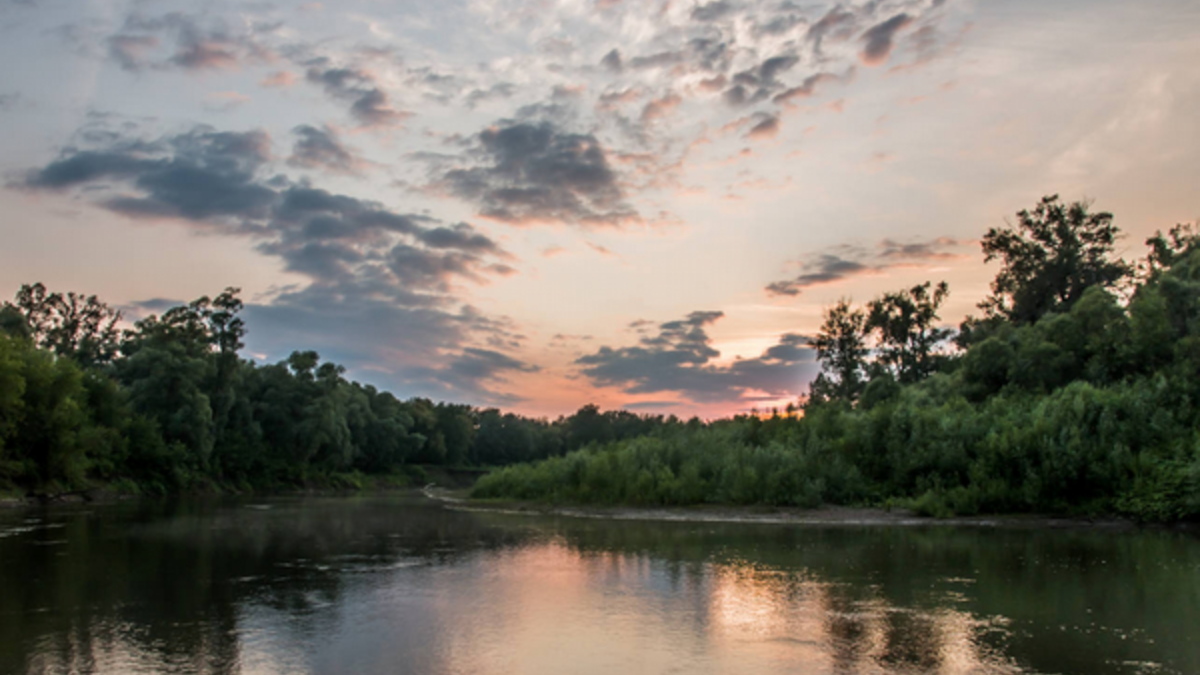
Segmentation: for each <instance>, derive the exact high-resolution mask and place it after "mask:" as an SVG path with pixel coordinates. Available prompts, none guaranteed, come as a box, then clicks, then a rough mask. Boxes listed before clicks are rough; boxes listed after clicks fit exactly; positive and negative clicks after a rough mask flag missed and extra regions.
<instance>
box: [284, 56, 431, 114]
mask: <svg viewBox="0 0 1200 675" xmlns="http://www.w3.org/2000/svg"><path fill="white" fill-rule="evenodd" d="M305 79H307V80H308V81H309V82H310V83H312V84H316V85H319V86H320V87H321V88H322V89H324V90H325V93H326V94H327V95H328V96H330V97H331V98H335V99H338V100H342V101H349V102H350V115H351V117H353V118H354V119H355V120H357V121H358V122H359V123H360V124H361V125H362V126H364V127H391V126H396V125H399V124H400V123H402V122H403V121H404V120H406V119H408V118H409V117H412V113H410V112H407V111H404V110H398V109H396V108H395V107H393V106H392V103H391V100H390V99H389V97H388V95H387V93H385V92H384V91H383V89H381V88H380V87H379V85H378V84H377V83H376V82H375V78H374V77H373V76H372V75H371V74H370V73H368V72H367V71H365V70H362V69H359V68H342V67H333V66H331V65H330V61H329V59H327V58H325V57H319V58H317V59H314V60H313V61H312V62H310V64H309V67H308V70H307V71H306V72H305Z"/></svg>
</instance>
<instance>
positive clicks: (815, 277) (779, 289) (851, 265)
mask: <svg viewBox="0 0 1200 675" xmlns="http://www.w3.org/2000/svg"><path fill="white" fill-rule="evenodd" d="M804 269H811V270H812V271H811V272H804V273H803V274H800V275H799V276H796V277H794V278H792V279H787V280H786V281H776V282H774V283H772V284H770V285H769V286H767V292H768V293H770V294H772V295H800V293H801V291H803V290H804V289H806V288H808V287H810V286H817V285H820V284H829V283H833V282H836V281H842V280H843V279H846V278H849V277H853V276H857V275H860V274H864V273H869V272H874V271H876V268H875V267H872V266H870V265H866V264H864V263H862V262H859V261H857V260H847V259H845V258H841V257H838V256H836V255H831V254H822V255H819V256H817V258H816V259H815V260H814V261H812V262H810V263H808V264H806V265H804Z"/></svg>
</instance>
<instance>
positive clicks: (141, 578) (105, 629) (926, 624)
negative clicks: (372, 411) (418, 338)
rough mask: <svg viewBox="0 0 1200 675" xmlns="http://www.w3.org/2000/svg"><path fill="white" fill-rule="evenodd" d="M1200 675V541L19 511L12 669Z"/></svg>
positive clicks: (278, 505) (370, 510)
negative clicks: (1178, 674) (1117, 674)
mask: <svg viewBox="0 0 1200 675" xmlns="http://www.w3.org/2000/svg"><path fill="white" fill-rule="evenodd" d="M74 672H78V673H122V674H123V673H288V674H291V673H353V674H356V675H357V674H364V675H370V674H373V673H388V674H391V673H430V674H443V673H447V674H448V673H462V674H471V675H476V674H478V675H491V674H500V673H504V674H512V675H542V674H546V675H559V674H563V673H579V674H591V673H597V674H600V673H603V674H606V675H607V674H610V673H611V674H619V675H625V674H638V673H685V674H693V673H699V674H703V673H731V674H732V673H737V674H739V675H741V674H747V673H805V674H815V675H819V674H822V673H829V674H834V673H845V674H857V673H880V674H883V673H889V674H890V673H896V674H900V673H904V674H908V673H947V674H948V673H964V674H965V673H972V674H984V673H1064V674H1068V673H1079V674H1081V675H1102V674H1104V673H1186V674H1195V673H1200V538H1197V537H1196V536H1195V535H1191V534H1186V533H1179V532H1170V531H1112V530H1100V529H1085V528H1079V529H1046V528H1023V529H1022V528H1002V529H1001V528H974V527H953V526H939V525H937V524H930V525H929V526H919V527H904V526H885V527H863V526H841V527H829V526H825V527H817V526H798V525H790V526H784V525H764V524H755V525H750V524H713V523H662V522H641V521H610V520H601V519H574V518H566V517H547V516H522V515H504V514H494V513H465V512H460V511H454V510H449V509H447V508H445V507H444V506H443V505H441V504H438V503H435V502H431V501H427V500H425V499H424V498H422V497H420V496H417V495H398V494H397V495H385V496H370V497H354V498H319V499H317V498H314V499H274V500H257V501H244V500H241V501H237V500H233V501H213V502H203V503H201V502H180V503H174V504H159V503H138V504H118V505H104V506H87V507H84V506H78V507H60V508H55V509H48V510H12V509H10V510H6V511H3V512H0V673H5V674H7V673H74Z"/></svg>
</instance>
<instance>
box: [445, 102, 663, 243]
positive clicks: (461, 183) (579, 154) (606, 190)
mask: <svg viewBox="0 0 1200 675" xmlns="http://www.w3.org/2000/svg"><path fill="white" fill-rule="evenodd" d="M465 159H467V160H469V161H473V162H474V163H475V166H471V167H469V168H456V169H452V170H450V171H447V172H446V173H444V174H443V175H441V176H440V178H439V180H438V182H439V183H440V184H441V185H442V186H444V187H445V188H446V189H448V190H449V191H450V192H451V193H452V194H454V195H455V196H458V197H461V198H464V199H468V200H470V201H473V202H475V203H477V204H478V206H479V213H480V215H481V216H484V217H487V218H491V219H493V220H499V221H503V222H507V223H515V224H524V223H535V222H539V223H569V224H575V225H585V226H588V225H592V226H594V225H609V226H619V225H623V224H625V223H629V222H636V221H639V220H640V217H639V216H638V214H637V212H636V211H635V210H634V209H633V208H632V207H631V206H629V205H628V204H627V203H626V202H625V194H624V192H623V190H622V188H621V185H620V182H619V181H618V178H617V174H616V172H614V171H613V169H612V168H611V167H610V166H609V163H608V155H607V153H606V152H605V150H604V148H603V147H602V146H601V144H600V142H599V140H597V139H596V137H595V136H592V135H591V134H577V133H570V132H566V131H563V130H562V129H560V128H559V127H557V126H556V125H555V124H553V123H551V122H540V123H529V122H512V121H509V122H504V123H502V124H500V125H497V126H493V127H489V128H488V129H485V130H484V131H483V132H481V133H479V134H478V136H477V137H476V138H475V139H474V147H473V149H472V152H471V153H469V155H468V156H467V157H465Z"/></svg>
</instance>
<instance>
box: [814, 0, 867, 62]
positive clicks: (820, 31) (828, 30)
mask: <svg viewBox="0 0 1200 675" xmlns="http://www.w3.org/2000/svg"><path fill="white" fill-rule="evenodd" d="M856 25H857V21H856V17H855V16H854V12H851V11H850V10H847V9H845V8H843V7H842V6H841V5H840V4H839V5H835V6H834V7H833V8H831V9H830V10H829V11H828V12H826V13H825V15H824V16H822V17H821V18H820V20H818V21H817V22H816V23H814V24H812V25H811V26H809V27H808V34H807V38H808V40H809V41H810V42H812V43H813V44H814V45H815V47H814V48H815V49H816V51H817V53H818V54H820V52H821V43H822V42H823V41H824V40H825V38H826V37H832V38H834V39H840V40H844V39H846V38H848V37H850V35H852V34H853V33H854V30H855V27H856Z"/></svg>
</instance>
